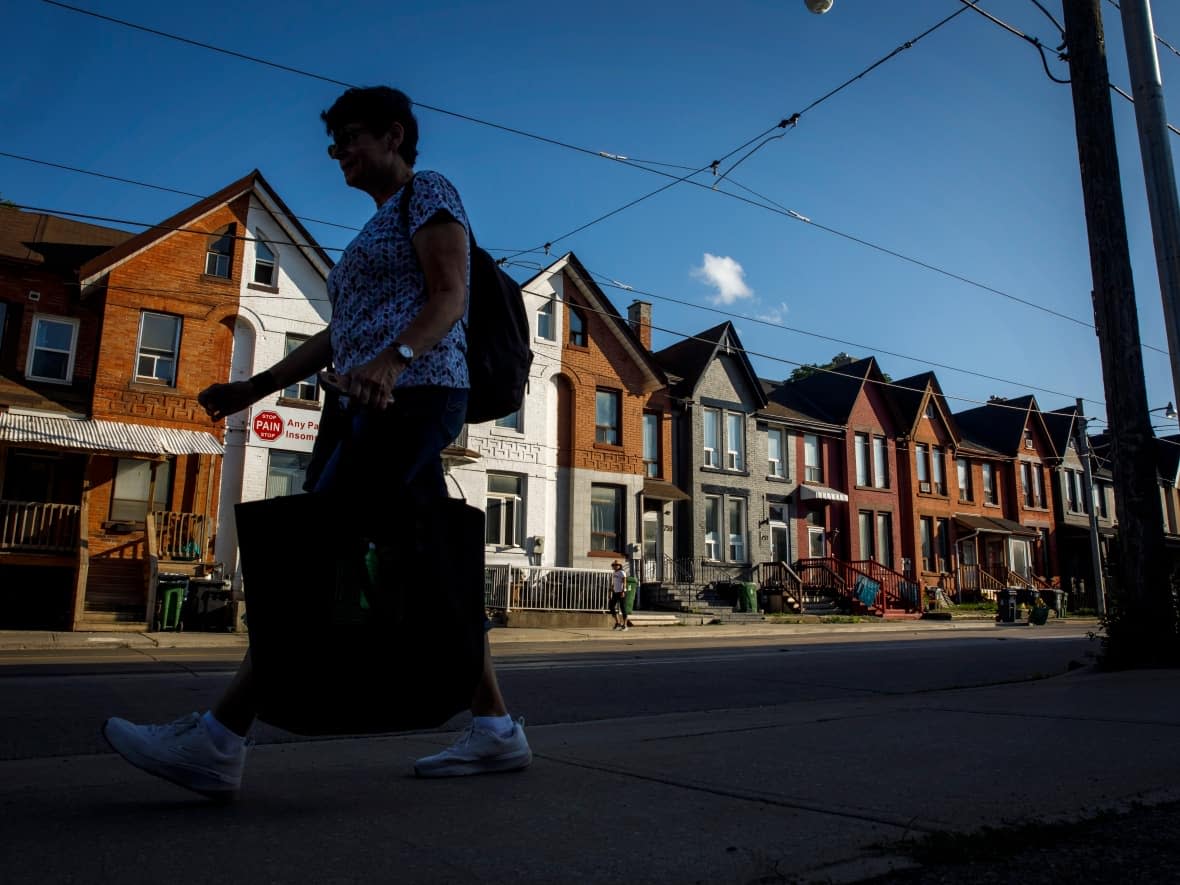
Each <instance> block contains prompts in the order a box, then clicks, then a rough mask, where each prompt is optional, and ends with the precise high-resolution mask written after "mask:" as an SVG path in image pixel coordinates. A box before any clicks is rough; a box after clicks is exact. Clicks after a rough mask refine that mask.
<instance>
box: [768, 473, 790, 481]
mask: <svg viewBox="0 0 1180 885" xmlns="http://www.w3.org/2000/svg"><path fill="white" fill-rule="evenodd" d="M766 481H767V482H781V483H789V482H790V481H791V477H789V476H774V475H773V474H772V475H769V476H767V477H766Z"/></svg>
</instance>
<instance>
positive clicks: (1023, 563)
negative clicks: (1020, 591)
mask: <svg viewBox="0 0 1180 885" xmlns="http://www.w3.org/2000/svg"><path fill="white" fill-rule="evenodd" d="M1009 544H1010V545H1011V548H1012V571H1014V572H1016V574H1018V575H1020V576H1021V577H1022V578H1025V579H1027V578H1028V577H1029V574H1028V570H1029V561H1030V557H1029V555H1028V541H1027V540H1026V539H1025V538H1013V539H1012V540H1011V541H1009Z"/></svg>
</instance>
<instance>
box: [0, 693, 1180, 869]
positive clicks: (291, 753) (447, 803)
mask: <svg viewBox="0 0 1180 885" xmlns="http://www.w3.org/2000/svg"><path fill="white" fill-rule="evenodd" d="M1177 697H1180V671H1138V672H1130V673H1121V674H1098V673H1095V672H1092V671H1089V670H1079V671H1076V672H1074V673H1071V674H1068V675H1064V676H1058V677H1054V678H1050V679H1044V680H1040V681H1035V682H1023V683H1017V684H1011V685H1002V686H991V687H986V688H975V689H963V690H951V691H939V692H923V693H918V694H904V695H897V694H870V695H864V696H858V697H852V698H849V697H845V698H840V699H827V700H819V701H800V702H795V703H791V702H781V700H780V702H779V703H775V704H769V705H767V706H764V707H758V708H745V709H733V710H715V711H708V712H700V713H698V712H693V713H674V714H667V715H650V716H639V717H631V718H627V719H618V720H600V721H596V722H593V723H567V724H554V725H545V726H534V727H531V728H529V739H530V741H531V743H532V745H533V749H534V752H535V757H536V758H535V762H534V764H533V767H532V768H531V769H529V770H528V771H527V772H524V773H520V774H513V775H502V776H492V777H482V778H459V779H454V780H445V781H422V780H416V779H414V778H413V777H411V776H409V771H408V768H409V766H408V763H409V760H411V759H413V758H414V757H415V756H417V755H420V754H422V753H426V752H432V751H433V750H435V749H436V748H438V747H441V746H444V745H446V744H447V743H449V742H450V741H451V740H452V739H453V734H444V733H417V734H409V735H395V736H388V737H374V738H365V739H347V738H345V739H328V740H316V741H309V742H300V743H280V744H266V745H260V746H258V747H256V748H255V749H254V750H253V751H252V755H251V759H250V766H249V769H248V772H247V776H246V783H245V785H244V788H243V796H242V800H241V802H239V803H238V804H237V805H235V806H233V807H230V808H225V807H221V806H215V805H211V804H209V803H206V802H204V801H203V800H199V799H195V798H193V797H191V796H189V795H188V794H185V793H183V792H181V791H178V790H176V789H175V788H173V787H171V786H170V785H168V784H164V783H161V782H159V781H156V780H154V779H152V778H149V777H146V776H144V775H143V774H142V773H141V772H138V771H135V770H134V769H133V768H131V767H130V766H128V765H125V764H122V763H120V762H119V761H118V760H117V759H115V758H114V757H113V756H112V755H110V754H109V753H106V752H102V753H98V754H96V755H85V756H72V757H58V758H48V759H30V760H24V761H19V760H18V761H12V762H9V763H6V765H5V779H4V782H3V783H2V784H0V805H5V806H7V807H9V808H12V809H17V808H19V809H20V813H19V814H14V815H11V816H9V818H8V820H7V821H6V824H5V828H6V839H5V840H4V841H5V842H7V844H8V845H9V846H10V847H11V850H7V851H6V850H3V849H0V861H2V862H3V868H4V869H5V877H6V879H7V881H10V882H14V883H18V882H21V883H23V882H44V881H98V880H99V879H100V878H101V879H102V880H103V881H116V880H117V881H119V882H120V883H123V885H127V883H135V882H144V883H148V882H158V881H159V877H160V875H161V870H164V869H166V870H167V877H168V879H169V881H170V882H172V883H173V885H185V883H189V882H204V881H213V880H216V881H218V882H219V883H223V885H228V883H236V882H258V881H270V882H328V881H332V882H377V881H393V880H394V879H396V880H397V881H407V882H410V881H412V882H477V881H478V882H514V883H518V882H519V883H552V882H591V883H596V882H642V883H663V882H667V883H683V882H724V883H754V882H765V883H786V882H796V881H823V882H852V881H857V880H859V879H862V878H865V877H868V876H871V875H874V874H877V873H881V872H885V871H887V870H889V869H891V868H895V867H904V866H906V865H907V864H909V863H910V862H909V861H908V860H907V859H905V858H903V857H901V856H898V855H895V854H893V853H892V849H891V847H890V846H892V845H894V843H896V842H897V841H898V840H900V839H903V838H907V837H908V838H913V837H915V836H921V835H922V834H925V833H930V832H934V831H944V830H950V831H971V830H976V829H978V828H980V827H983V826H992V827H996V826H1002V825H1005V824H1014V823H1018V822H1028V821H1032V820H1041V821H1045V820H1069V819H1076V818H1077V817H1079V816H1089V815H1093V814H1095V813H1096V812H1098V811H1101V810H1107V809H1118V808H1125V807H1127V806H1128V805H1129V804H1130V803H1133V802H1137V801H1144V802H1158V801H1170V800H1176V799H1180V754H1177V753H1176V751H1175V750H1176V736H1177V734H1178V733H1180V732H1178V729H1180V704H1177V702H1176V698H1177ZM780 698H781V696H780ZM50 784H54V785H57V786H55V787H53V788H52V789H47V786H48V785H50ZM164 821H167V830H168V835H167V838H166V842H165V841H162V842H159V843H156V848H154V849H153V848H150V847H149V846H151V845H152V844H153V839H154V838H155V837H153V836H152V835H151V834H153V833H156V834H158V833H159V832H160V827H161V824H162V823H163V822H164ZM63 827H68V832H69V833H70V836H69V843H68V850H61V849H62V846H61V844H59V843H58V842H57V841H56V840H54V839H52V838H46V837H45V835H44V834H45V833H48V832H65V830H63ZM1004 838H1012V839H1016V840H1019V839H1020V838H1021V835H1020V831H1019V830H1016V831H1014V832H1012V833H1011V834H1009V835H1006V836H1005V837H1004ZM227 840H228V841H227ZM18 845H20V846H24V847H23V848H21V849H20V850H19V851H17V850H16V849H15V846H18ZM165 845H166V849H165ZM214 845H221V846H223V847H222V849H220V850H218V851H216V852H215V851H213V850H212V849H211V846H214ZM145 852H146V853H145ZM149 857H150V858H152V860H148V858H149ZM230 857H232V862H230V861H229V858H230ZM96 858H106V861H105V862H104V865H103V869H102V870H101V871H100V870H99V869H98V868H97V867H96V866H95V864H96V860H95V859H96ZM178 859H183V861H182V862H178ZM1063 863H1064V864H1065V865H1066V866H1068V860H1067V859H1063ZM100 872H102V873H104V875H102V876H99V875H98V874H99V873H100ZM1075 872H1077V871H1075ZM1088 872H1090V873H1093V878H1095V879H1096V880H1102V881H1106V880H1112V875H1109V874H1110V873H1111V871H1109V870H1103V869H1100V868H1094V869H1091V870H1089V871H1088ZM1134 873H1135V871H1134V870H1133V869H1125V870H1123V871H1122V874H1123V878H1129V879H1131V880H1134V878H1135V875H1134ZM952 877H953V872H952ZM946 881H953V878H952V879H947V880H946ZM1061 881H1077V879H1075V878H1073V874H1072V873H1071V874H1067V877H1066V878H1065V879H1063V880H1061Z"/></svg>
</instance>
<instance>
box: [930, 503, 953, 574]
mask: <svg viewBox="0 0 1180 885" xmlns="http://www.w3.org/2000/svg"><path fill="white" fill-rule="evenodd" d="M934 531H935V535H934V538H935V540H934V555H935V557H936V561H937V565H938V569H937V571H938V573H939V574H944V573H949V572H950V570H951V521H950V519H949V518H947V517H945V516H939V517H937V518H936V519H935V520H934Z"/></svg>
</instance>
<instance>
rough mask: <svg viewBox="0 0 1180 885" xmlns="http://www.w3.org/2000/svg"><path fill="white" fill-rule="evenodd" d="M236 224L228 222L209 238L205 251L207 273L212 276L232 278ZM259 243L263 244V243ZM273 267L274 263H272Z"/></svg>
mask: <svg viewBox="0 0 1180 885" xmlns="http://www.w3.org/2000/svg"><path fill="white" fill-rule="evenodd" d="M236 230H237V225H236V224H227V225H226V226H225V227H223V228H221V229H220V230H218V231H215V232H214V234H213V236H211V237H210V238H209V246H208V249H207V250H206V252H205V273H206V274H207V275H209V276H211V277H222V278H223V279H226V280H228V279H229V278H230V268H231V267H232V266H233V257H234V233H235V231H236ZM259 245H262V244H261V243H260V244H259ZM272 267H273V265H272Z"/></svg>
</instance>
